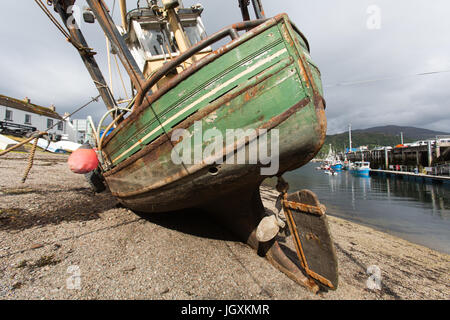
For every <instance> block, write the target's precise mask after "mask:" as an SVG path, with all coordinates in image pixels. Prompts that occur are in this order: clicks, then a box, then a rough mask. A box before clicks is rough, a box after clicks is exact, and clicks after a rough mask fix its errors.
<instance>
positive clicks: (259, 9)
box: [238, 0, 266, 21]
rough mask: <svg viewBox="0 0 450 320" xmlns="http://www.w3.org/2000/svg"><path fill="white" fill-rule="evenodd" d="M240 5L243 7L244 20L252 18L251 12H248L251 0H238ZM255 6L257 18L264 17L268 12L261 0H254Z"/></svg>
mask: <svg viewBox="0 0 450 320" xmlns="http://www.w3.org/2000/svg"><path fill="white" fill-rule="evenodd" d="M238 2H239V7H240V8H241V14H242V19H243V20H244V21H249V20H250V13H249V12H248V6H249V5H250V0H238ZM252 3H253V8H254V10H255V16H256V19H264V18H265V17H266V14H265V13H264V9H263V6H262V2H261V0H252Z"/></svg>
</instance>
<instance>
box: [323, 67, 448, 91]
mask: <svg viewBox="0 0 450 320" xmlns="http://www.w3.org/2000/svg"><path fill="white" fill-rule="evenodd" d="M448 72H450V70H440V71H430V72H421V73H415V74H408V75H399V76H393V77H386V78H375V79H368V80H360V81H350V82H338V83H335V84H330V85H324V86H323V87H324V88H333V87H344V86H354V85H358V84H366V83H373V82H380V81H386V80H395V79H401V78H409V77H416V76H428V75H433V74H440V73H448Z"/></svg>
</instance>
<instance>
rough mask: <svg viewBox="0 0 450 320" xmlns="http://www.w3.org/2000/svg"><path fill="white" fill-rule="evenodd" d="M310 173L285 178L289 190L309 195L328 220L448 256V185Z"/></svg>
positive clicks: (299, 172)
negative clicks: (369, 229) (360, 226)
mask: <svg viewBox="0 0 450 320" xmlns="http://www.w3.org/2000/svg"><path fill="white" fill-rule="evenodd" d="M314 167H315V165H314V164H308V165H306V166H304V167H303V168H300V169H298V170H296V171H293V172H290V173H287V174H286V175H285V178H286V180H287V181H288V182H289V184H290V186H291V190H300V189H310V190H312V191H314V192H315V193H316V194H317V195H318V196H319V198H320V200H321V202H322V203H324V204H325V205H326V206H327V208H328V212H329V213H330V214H332V215H336V216H340V217H342V218H347V219H349V220H353V221H355V222H359V223H362V224H366V225H369V226H372V227H375V228H378V229H381V230H384V231H388V232H391V233H393V234H395V235H397V236H400V237H403V238H406V239H407V240H410V241H412V242H416V243H419V244H422V245H426V246H428V247H431V248H434V249H437V250H440V251H444V252H447V253H450V185H443V184H433V183H423V182H417V181H414V180H408V179H405V180H403V179H399V178H395V177H382V176H372V177H366V178H364V177H354V176H352V175H351V174H349V173H348V172H346V171H343V172H341V173H340V174H339V175H337V176H329V175H326V174H324V173H323V172H322V171H317V170H314Z"/></svg>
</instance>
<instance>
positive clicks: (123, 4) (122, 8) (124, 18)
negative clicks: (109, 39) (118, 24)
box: [120, 0, 128, 32]
mask: <svg viewBox="0 0 450 320" xmlns="http://www.w3.org/2000/svg"><path fill="white" fill-rule="evenodd" d="M120 16H121V18H122V27H123V28H124V29H125V32H128V28H127V2H126V0H120Z"/></svg>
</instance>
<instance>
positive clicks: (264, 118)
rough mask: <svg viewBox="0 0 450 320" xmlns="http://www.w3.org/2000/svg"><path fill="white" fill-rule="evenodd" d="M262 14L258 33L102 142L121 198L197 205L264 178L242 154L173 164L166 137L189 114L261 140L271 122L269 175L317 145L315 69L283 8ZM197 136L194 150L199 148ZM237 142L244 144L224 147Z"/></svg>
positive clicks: (157, 206) (156, 207) (319, 110)
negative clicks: (273, 153) (273, 143)
mask: <svg viewBox="0 0 450 320" xmlns="http://www.w3.org/2000/svg"><path fill="white" fill-rule="evenodd" d="M272 20H273V21H269V22H268V23H266V24H264V25H263V26H261V27H260V30H258V31H259V33H258V34H256V35H255V33H254V32H253V33H251V32H249V33H247V34H249V35H247V34H246V35H247V36H246V35H244V36H242V37H241V39H240V41H242V44H240V45H239V46H237V47H236V48H234V49H233V50H231V51H229V52H226V53H225V54H223V55H221V56H219V57H218V58H217V59H216V60H214V61H213V62H212V63H210V64H208V65H207V66H205V67H203V68H202V69H200V70H198V71H197V72H196V73H194V74H193V75H192V76H190V77H189V78H188V79H187V80H185V81H183V82H181V83H180V84H178V85H177V86H175V87H174V88H172V89H171V90H170V91H168V92H167V93H166V94H165V95H163V96H161V97H160V98H159V99H158V100H157V101H156V102H155V103H153V104H152V107H153V110H151V108H147V109H146V110H144V111H141V114H140V115H139V118H138V120H136V121H129V122H128V123H127V124H126V125H123V126H122V127H120V128H119V130H117V129H116V130H117V131H118V132H117V133H115V134H114V135H113V136H112V137H111V138H110V139H108V140H107V141H106V144H105V146H104V147H103V151H104V154H105V158H107V159H108V160H109V162H110V164H111V166H112V168H111V170H109V171H107V172H105V173H104V176H105V180H106V182H107V184H108V186H109V189H110V190H111V192H112V194H113V195H115V196H117V197H118V199H119V200H120V201H121V202H122V203H123V204H124V205H126V206H127V207H130V208H131V209H134V210H138V211H142V212H164V211H172V210H179V209H183V208H188V207H196V206H202V204H203V203H204V202H208V201H210V200H211V199H212V198H216V197H221V196H222V195H221V194H222V193H227V192H229V191H230V190H235V189H236V188H239V187H240V186H242V185H243V184H251V185H252V186H253V187H254V186H258V185H259V184H260V183H261V182H262V181H263V180H264V179H265V178H267V176H263V175H261V174H260V172H261V167H263V165H261V164H248V161H247V164H214V165H208V164H205V163H192V164H184V165H177V164H175V163H174V162H173V161H172V158H171V156H172V149H173V147H174V143H173V142H171V141H170V140H169V138H168V137H170V136H171V135H172V133H173V130H174V129H180V128H183V129H186V130H188V131H189V132H190V133H192V134H193V133H194V130H195V122H196V121H197V122H199V121H201V126H202V129H203V130H204V131H206V130H208V129H216V130H219V131H220V132H221V133H222V134H223V136H226V130H228V129H243V130H247V129H255V130H257V129H266V130H267V131H268V132H269V133H268V136H269V138H268V139H267V141H268V143H269V142H270V131H271V130H273V129H277V130H279V131H278V132H279V170H278V172H277V175H281V174H282V173H284V172H285V171H288V170H293V169H295V168H298V167H300V166H302V165H304V164H305V163H307V162H309V161H310V160H311V159H312V158H313V157H314V156H315V154H316V153H317V152H318V151H319V150H320V148H321V146H322V144H323V141H324V138H325V132H326V119H325V114H324V103H323V98H322V88H321V83H320V73H319V71H318V69H317V68H316V67H315V66H314V64H313V63H312V61H311V60H310V59H309V53H308V51H307V45H306V44H305V42H306V41H305V40H304V39H303V38H302V36H301V35H300V34H298V33H296V32H295V31H294V29H293V28H292V26H291V24H290V22H289V20H288V18H287V16H286V15H280V16H278V17H277V19H272ZM205 96H207V98H206V99H205ZM153 111H155V112H156V113H157V114H158V119H155V117H154V112H153ZM174 115H175V116H174ZM177 115H178V117H176V116H177ZM156 120H158V121H156ZM180 121H181V122H180ZM161 123H162V124H163V126H164V130H162V129H161ZM158 129H160V130H159V131H158ZM164 132H167V133H168V134H164ZM152 139H153V140H152ZM192 143H193V145H192V148H191V149H192V150H195V148H196V145H195V143H196V142H195V141H193V142H192ZM199 143H201V144H202V146H201V148H202V150H204V149H205V148H206V147H207V146H208V142H203V141H200V142H199ZM267 147H268V149H269V150H270V144H268V146H267ZM239 148H248V143H247V145H245V143H242V144H241V145H239V143H238V145H237V146H236V148H234V150H237V149H239ZM192 152H194V151H192ZM192 158H193V157H192Z"/></svg>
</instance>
